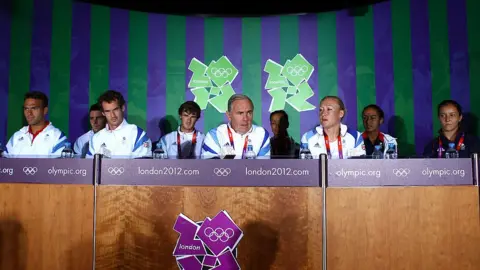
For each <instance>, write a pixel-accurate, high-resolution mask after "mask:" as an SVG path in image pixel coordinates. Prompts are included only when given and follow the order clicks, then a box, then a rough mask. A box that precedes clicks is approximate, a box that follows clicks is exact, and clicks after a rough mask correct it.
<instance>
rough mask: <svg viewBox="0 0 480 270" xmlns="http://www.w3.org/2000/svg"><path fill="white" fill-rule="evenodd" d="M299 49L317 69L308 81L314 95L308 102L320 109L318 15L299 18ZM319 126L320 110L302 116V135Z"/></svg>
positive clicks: (303, 113)
mask: <svg viewBox="0 0 480 270" xmlns="http://www.w3.org/2000/svg"><path fill="white" fill-rule="evenodd" d="M299 28H300V29H299V36H300V40H299V43H300V44H299V47H300V53H301V54H302V55H303V56H304V57H305V59H307V61H309V62H310V64H312V65H313V66H314V67H315V70H314V71H313V73H312V76H311V77H310V79H309V80H308V81H307V82H308V84H309V85H310V87H311V88H312V90H313V93H314V95H313V96H312V97H311V98H309V99H308V100H307V101H308V102H310V103H311V104H313V105H314V106H315V108H317V107H318V104H317V103H318V68H319V67H318V31H317V15H316V14H311V15H305V16H300V17H299ZM316 125H318V110H317V109H315V110H311V111H306V112H302V113H301V114H300V135H303V134H304V133H305V132H307V131H308V130H310V129H312V128H313V127H315V126H316Z"/></svg>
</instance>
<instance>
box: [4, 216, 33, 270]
mask: <svg viewBox="0 0 480 270" xmlns="http://www.w3.org/2000/svg"><path fill="white" fill-rule="evenodd" d="M26 265H27V235H26V232H25V229H24V228H23V226H22V224H21V223H20V222H18V221H17V220H12V219H6V220H0V269H2V270H24V269H26Z"/></svg>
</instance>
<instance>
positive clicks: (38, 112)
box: [4, 90, 480, 159]
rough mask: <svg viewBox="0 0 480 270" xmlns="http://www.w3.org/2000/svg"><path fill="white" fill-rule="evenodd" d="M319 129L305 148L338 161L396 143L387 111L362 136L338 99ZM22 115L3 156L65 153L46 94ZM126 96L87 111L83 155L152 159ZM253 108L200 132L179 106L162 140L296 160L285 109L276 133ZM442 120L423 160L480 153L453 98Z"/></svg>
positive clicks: (28, 99) (368, 118)
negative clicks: (257, 120) (383, 128)
mask: <svg viewBox="0 0 480 270" xmlns="http://www.w3.org/2000/svg"><path fill="white" fill-rule="evenodd" d="M319 107H320V108H319V120H320V125H319V126H317V127H315V128H313V129H311V130H309V131H308V132H306V133H305V134H303V136H302V138H301V143H302V144H303V145H307V146H308V148H309V149H310V151H311V153H312V156H314V157H318V156H319V155H320V154H322V153H324V154H327V155H328V157H329V158H332V159H343V158H349V157H356V156H365V155H366V156H369V155H371V154H372V152H373V151H374V146H375V145H380V146H381V148H382V150H381V151H384V152H385V151H386V150H387V149H386V148H387V147H388V145H389V144H390V143H393V144H394V145H395V149H397V141H396V139H395V138H393V137H392V136H390V135H388V134H385V133H382V132H380V131H379V127H380V125H381V124H382V123H383V121H384V113H383V111H382V109H381V108H380V107H378V106H377V105H374V104H372V105H369V106H367V107H365V108H364V109H363V124H364V127H365V131H364V132H363V133H362V132H359V131H357V130H356V129H354V128H352V127H347V126H346V125H344V124H342V119H343V118H344V116H345V114H346V108H345V105H344V103H343V101H342V100H341V99H340V98H338V97H336V96H327V97H324V98H323V99H322V100H321V102H320V106H319ZM23 111H24V115H25V118H26V121H27V122H28V126H25V127H23V128H21V129H20V130H19V131H17V132H16V133H15V134H14V135H13V136H12V137H11V138H10V140H9V141H8V143H7V147H6V151H5V152H4V156H6V157H25V156H29V157H31V156H50V157H58V156H60V154H61V152H62V150H63V148H64V147H65V143H66V142H67V138H66V136H65V135H64V133H63V132H61V131H60V130H59V129H57V128H55V127H54V126H53V123H51V122H49V121H47V120H46V119H45V117H46V115H47V113H48V98H47V96H46V95H45V94H44V93H42V92H36V91H34V92H28V93H27V94H26V95H25V98H24V105H23ZM124 111H125V99H124V98H123V96H122V95H121V93H119V92H117V91H113V90H108V91H106V92H105V93H103V94H102V95H101V96H100V97H99V98H98V103H97V104H95V105H92V106H91V108H90V111H89V117H90V124H91V127H92V129H91V130H90V131H88V132H87V133H85V134H84V135H82V136H81V137H79V138H78V139H77V140H76V142H75V144H74V151H75V153H76V154H77V155H78V156H81V157H86V158H91V157H93V155H95V154H103V155H105V156H108V157H111V158H115V157H130V158H139V157H147V156H151V155H152V150H153V149H155V148H156V145H153V146H152V142H151V140H150V139H149V138H148V136H147V134H146V133H145V131H143V130H142V129H141V128H139V127H138V126H136V125H134V124H130V123H128V122H127V121H126V119H125V117H124ZM253 113H254V106H253V103H252V101H251V99H250V98H249V97H247V96H245V95H241V94H235V95H233V96H232V97H230V99H229V100H228V110H227V113H226V115H227V117H228V120H229V121H228V123H226V124H221V125H220V126H218V127H217V128H214V129H212V130H210V131H209V132H208V133H206V135H205V134H204V133H202V132H201V131H199V130H196V129H195V123H196V122H197V120H198V119H199V118H200V116H201V110H200V107H199V106H198V105H197V104H196V103H195V102H193V101H187V102H185V103H183V104H182V105H181V106H180V108H179V109H178V114H179V117H180V126H179V127H178V129H177V130H176V131H173V132H171V133H168V134H166V135H164V136H163V137H162V138H161V139H160V140H159V142H160V143H161V147H162V148H163V149H164V151H165V152H167V155H168V157H169V158H215V157H221V156H222V155H223V154H225V153H224V149H225V148H226V147H228V149H230V151H234V152H235V158H236V159H240V158H243V157H244V156H245V153H246V149H247V145H248V144H249V143H250V144H251V145H252V146H253V151H254V152H255V153H256V155H257V156H259V157H270V158H297V157H298V152H299V144H298V143H296V142H295V141H294V140H293V139H292V138H291V137H290V136H289V134H288V132H287V128H288V126H289V122H288V115H287V113H286V112H285V111H275V112H272V113H271V114H270V125H271V128H272V131H273V136H272V137H271V138H270V136H269V133H268V132H267V131H266V130H265V129H264V128H262V127H260V126H256V125H254V124H252V120H253ZM438 118H439V120H440V123H441V126H442V128H441V130H440V131H439V136H438V137H436V138H433V139H432V140H431V142H430V143H429V144H427V145H426V146H425V150H424V153H423V156H424V157H438V158H441V157H444V156H445V152H446V150H447V148H448V145H449V143H451V142H453V143H455V148H456V149H457V150H458V151H459V155H460V157H470V155H471V153H477V152H480V151H479V150H480V143H479V141H478V139H477V138H476V137H475V136H473V135H471V134H468V133H465V132H463V131H462V129H461V128H460V123H461V121H462V108H461V106H460V105H459V104H458V103H457V102H455V101H453V100H445V101H443V102H442V103H440V104H439V105H438Z"/></svg>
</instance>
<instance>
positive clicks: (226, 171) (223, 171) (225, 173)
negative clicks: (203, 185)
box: [213, 168, 232, 176]
mask: <svg viewBox="0 0 480 270" xmlns="http://www.w3.org/2000/svg"><path fill="white" fill-rule="evenodd" d="M231 172H232V170H231V169H230V168H215V169H213V173H214V174H215V175H217V176H228V175H230V173H231Z"/></svg>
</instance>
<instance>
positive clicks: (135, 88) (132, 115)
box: [127, 11, 160, 129]
mask: <svg viewBox="0 0 480 270" xmlns="http://www.w3.org/2000/svg"><path fill="white" fill-rule="evenodd" d="M129 17H130V23H129V29H128V34H129V38H128V110H127V111H128V121H129V122H130V123H132V124H136V125H138V126H139V127H141V128H143V129H145V128H146V126H147V120H146V119H147V112H146V110H147V78H148V76H147V69H148V14H147V13H143V12H135V11H131V12H130V15H129ZM159 105H160V104H159Z"/></svg>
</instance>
